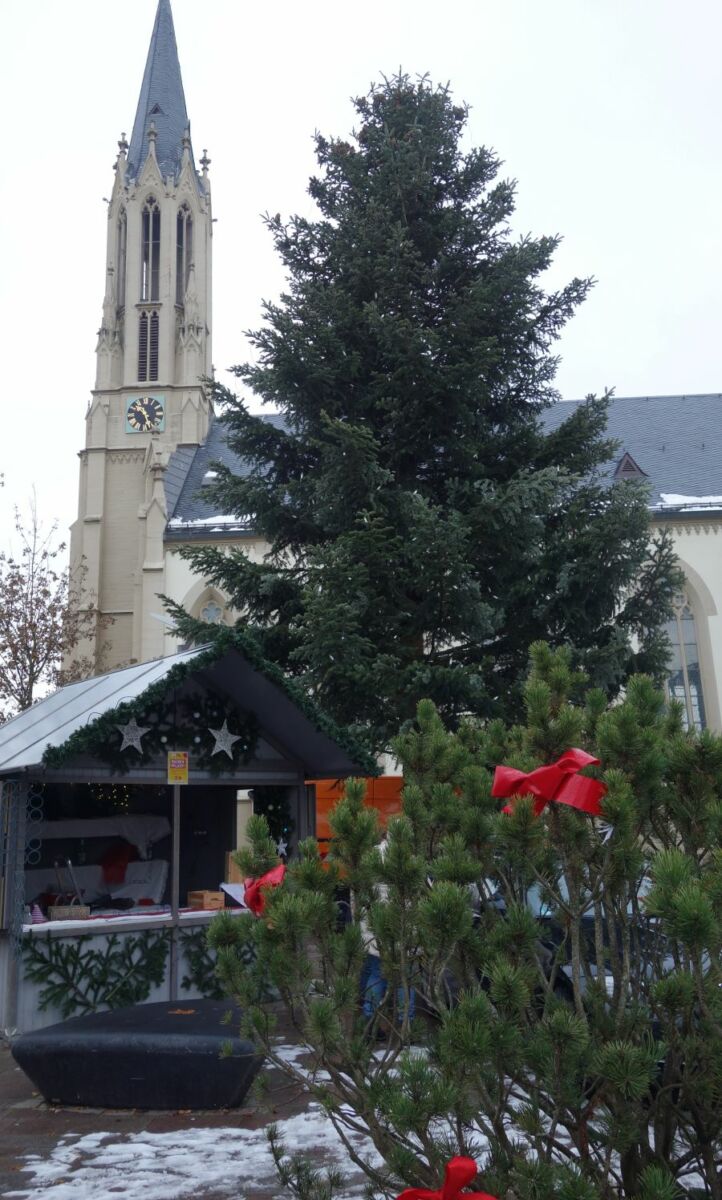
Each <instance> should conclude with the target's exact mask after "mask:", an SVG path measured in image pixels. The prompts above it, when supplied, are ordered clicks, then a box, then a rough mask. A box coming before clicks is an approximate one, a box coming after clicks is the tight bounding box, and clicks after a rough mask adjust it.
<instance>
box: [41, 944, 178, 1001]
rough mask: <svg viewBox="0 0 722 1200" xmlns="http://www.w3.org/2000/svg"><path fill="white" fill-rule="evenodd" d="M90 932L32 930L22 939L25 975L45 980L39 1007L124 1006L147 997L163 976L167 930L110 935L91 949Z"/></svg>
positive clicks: (160, 982) (166, 949) (158, 985)
mask: <svg viewBox="0 0 722 1200" xmlns="http://www.w3.org/2000/svg"><path fill="white" fill-rule="evenodd" d="M91 936H92V935H91V934H85V933H84V934H81V935H80V937H72V938H60V937H51V936H50V933H49V932H48V933H46V934H45V935H43V934H42V933H32V934H31V933H28V934H26V936H25V938H24V940H23V961H24V966H25V977H26V979H29V980H31V981H32V982H33V983H39V984H41V988H40V999H39V1003H38V1007H39V1008H40V1010H41V1011H45V1010H46V1009H48V1008H55V1009H58V1011H59V1012H60V1015H61V1016H62V1017H63V1018H65V1017H70V1016H73V1015H74V1014H76V1013H88V1012H95V1011H96V1010H97V1009H99V1008H125V1007H126V1006H128V1005H131V1004H141V1003H142V1002H143V1001H144V1000H147V999H148V997H149V995H150V991H151V988H152V987H160V985H161V984H162V983H163V980H164V978H165V969H166V961H167V959H168V950H169V946H170V937H169V931H168V930H167V929H162V930H158V931H156V930H152V929H147V930H145V931H144V932H143V933H138V934H132V933H123V934H118V933H111V934H109V935H108V937H107V940H106V941H105V942H104V943H103V944H101V945H98V946H95V947H93V948H92V949H88V948H87V943H88V942H89V941H91Z"/></svg>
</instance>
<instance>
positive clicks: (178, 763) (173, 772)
mask: <svg viewBox="0 0 722 1200" xmlns="http://www.w3.org/2000/svg"><path fill="white" fill-rule="evenodd" d="M168 782H169V783H187V782H188V751H187V750H169V751H168Z"/></svg>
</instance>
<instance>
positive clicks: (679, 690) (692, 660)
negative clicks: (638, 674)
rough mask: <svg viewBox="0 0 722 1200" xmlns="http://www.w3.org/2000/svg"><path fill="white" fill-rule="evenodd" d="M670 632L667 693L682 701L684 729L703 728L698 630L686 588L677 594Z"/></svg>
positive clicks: (670, 622)
mask: <svg viewBox="0 0 722 1200" xmlns="http://www.w3.org/2000/svg"><path fill="white" fill-rule="evenodd" d="M667 635H668V637H669V640H670V643H671V647H672V653H671V656H670V662H669V676H668V678H667V694H668V696H669V698H670V700H678V701H679V702H680V704H681V705H682V709H683V721H684V727H685V729H704V727H705V724H706V721H705V712H704V697H703V695H702V675H701V672H700V663H699V649H698V643H697V631H696V629H695V622H694V613H693V611H692V606H691V604H690V602H689V599H688V597H687V594H686V592H679V593H678V594H677V595H676V596H675V597H674V617H673V618H672V620H671V621H668V622H667Z"/></svg>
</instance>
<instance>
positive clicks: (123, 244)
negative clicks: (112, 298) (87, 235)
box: [116, 208, 128, 309]
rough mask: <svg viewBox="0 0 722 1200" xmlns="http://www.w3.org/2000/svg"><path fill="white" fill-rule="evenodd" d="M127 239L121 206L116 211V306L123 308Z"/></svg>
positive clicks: (124, 216)
mask: <svg viewBox="0 0 722 1200" xmlns="http://www.w3.org/2000/svg"><path fill="white" fill-rule="evenodd" d="M127 239H128V218H127V217H126V214H125V209H124V208H121V210H120V212H119V213H118V246H117V256H116V262H117V271H118V275H117V280H118V282H117V302H118V308H119V309H123V308H125V260H126V257H127V254H126V248H127Z"/></svg>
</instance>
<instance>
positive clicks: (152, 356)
mask: <svg viewBox="0 0 722 1200" xmlns="http://www.w3.org/2000/svg"><path fill="white" fill-rule="evenodd" d="M138 321H139V325H138V382H139V383H152V382H153V381H154V380H157V378H158V330H159V325H160V321H159V319H158V313H157V312H155V311H154V310H151V311H150V312H142V313H141V314H140V317H139V318H138Z"/></svg>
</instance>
